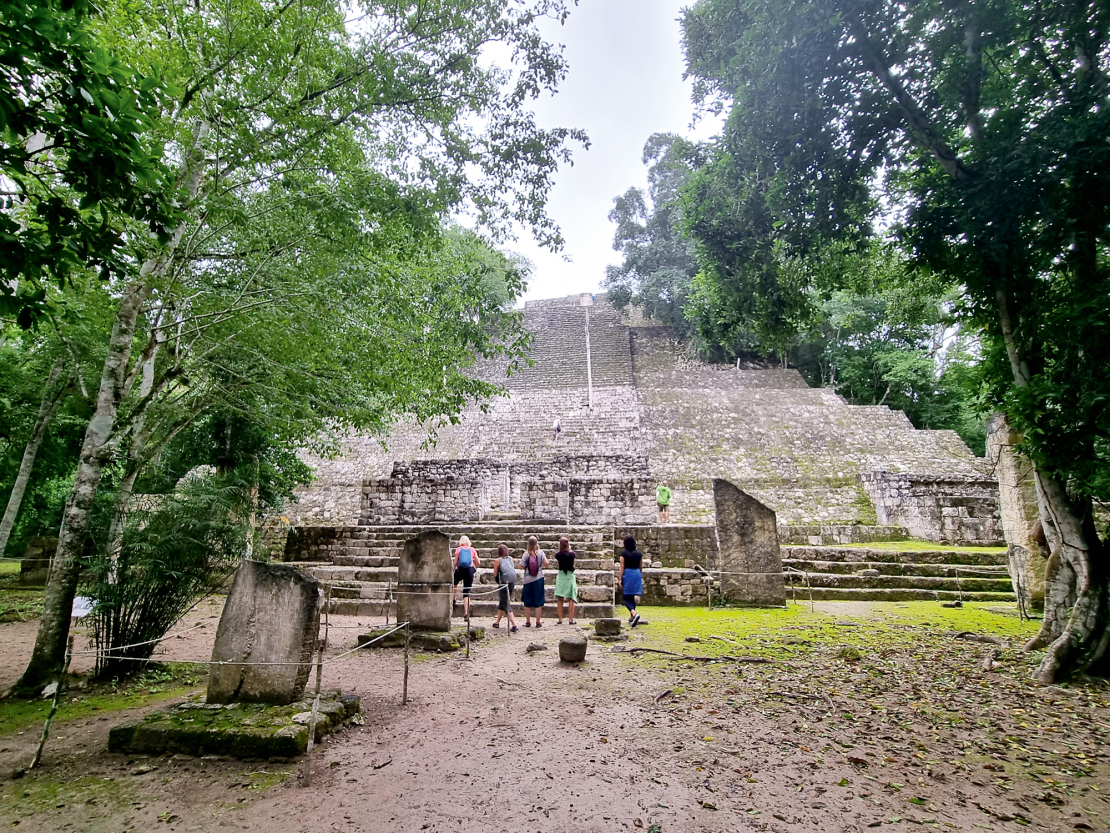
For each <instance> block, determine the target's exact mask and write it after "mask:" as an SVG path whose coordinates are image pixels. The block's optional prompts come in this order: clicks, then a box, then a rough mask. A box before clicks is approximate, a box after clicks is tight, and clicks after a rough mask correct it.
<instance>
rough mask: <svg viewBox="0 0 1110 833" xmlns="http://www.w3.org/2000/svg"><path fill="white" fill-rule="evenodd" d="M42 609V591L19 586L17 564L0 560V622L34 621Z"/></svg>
mask: <svg viewBox="0 0 1110 833" xmlns="http://www.w3.org/2000/svg"><path fill="white" fill-rule="evenodd" d="M41 608H42V589H41V588H39V589H34V588H24V587H21V586H20V585H19V562H18V561H4V560H0V622H26V621H27V620H29V619H35V618H37V617H38V615H39V610H40V609H41Z"/></svg>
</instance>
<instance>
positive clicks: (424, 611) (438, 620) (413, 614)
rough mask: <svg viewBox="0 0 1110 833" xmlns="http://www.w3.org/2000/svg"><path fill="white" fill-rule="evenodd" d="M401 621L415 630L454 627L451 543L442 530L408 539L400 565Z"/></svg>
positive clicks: (399, 601) (398, 603)
mask: <svg viewBox="0 0 1110 833" xmlns="http://www.w3.org/2000/svg"><path fill="white" fill-rule="evenodd" d="M397 621H398V622H408V623H409V624H410V625H411V626H412V628H413V630H422V631H437V632H440V633H445V632H447V631H448V630H450V629H451V543H450V539H449V538H448V537H447V536H446V535H444V534H443V533H442V532H440V531H438V530H430V531H428V532H424V533H422V534H420V535H418V536H416V537H415V538H409V539H408V540H407V541H405V549H404V552H403V553H402V554H401V560H400V562H399V563H398V564H397Z"/></svg>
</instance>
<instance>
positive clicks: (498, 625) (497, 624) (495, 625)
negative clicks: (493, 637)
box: [493, 622, 501, 628]
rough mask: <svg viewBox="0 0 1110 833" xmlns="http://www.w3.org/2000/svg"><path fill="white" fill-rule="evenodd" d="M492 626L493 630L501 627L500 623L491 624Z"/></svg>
mask: <svg viewBox="0 0 1110 833" xmlns="http://www.w3.org/2000/svg"><path fill="white" fill-rule="evenodd" d="M493 626H494V627H495V628H499V627H501V623H500V622H494V623H493Z"/></svg>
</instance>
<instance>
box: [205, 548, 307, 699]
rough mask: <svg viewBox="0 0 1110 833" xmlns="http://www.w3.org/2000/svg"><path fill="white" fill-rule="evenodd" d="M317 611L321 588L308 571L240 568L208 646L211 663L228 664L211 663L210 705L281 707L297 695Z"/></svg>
mask: <svg viewBox="0 0 1110 833" xmlns="http://www.w3.org/2000/svg"><path fill="white" fill-rule="evenodd" d="M319 608H320V584H319V582H317V581H316V579H314V578H313V577H312V576H310V575H308V574H307V573H303V572H301V571H300V570H298V569H297V568H296V567H292V566H289V565H287V564H265V563H263V562H260V561H244V562H243V563H242V564H240V565H239V569H238V570H237V571H236V573H235V582H234V584H232V586H231V592H230V593H229V594H228V597H227V602H226V603H225V604H224V611H223V615H221V616H220V625H219V628H218V629H217V630H216V644H215V645H214V646H213V648H212V662H213V663H228V664H225V665H216V664H213V665H212V670H211V672H210V674H209V677H208V702H209V703H237V702H250V703H271V704H274V705H279V706H283V705H285V704H287V703H292V702H293V701H295V700H296V699H297V698H298V697H300V696H301V694H302V693H303V692H304V687H305V683H306V682H308V672H309V668H310V667H311V662H312V652H313V651H314V650H315V648H316V633H317V627H318V612H319ZM254 663H275V664H271V665H263V664H254ZM283 663H284V664H283Z"/></svg>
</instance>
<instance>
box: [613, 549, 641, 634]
mask: <svg viewBox="0 0 1110 833" xmlns="http://www.w3.org/2000/svg"><path fill="white" fill-rule="evenodd" d="M620 558H621V569H620V575H618V576H617V579H618V580H619V581H620V583H621V593H623V594H624V606H625V607H627V608H628V617H629V618H628V624H629V626H630V627H633V628H634V627H636V626H637V625H638V624H640V614H639V613H637V612H636V597H637V596H640V595H643V592H644V574H643V563H644V554H643V553H642V552H640V551H639V550H638V549H636V539H635V538H633V537H632V536H631V535H629V536H628V537H627V538H625V539H624V549H623V550H621V557H620Z"/></svg>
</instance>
